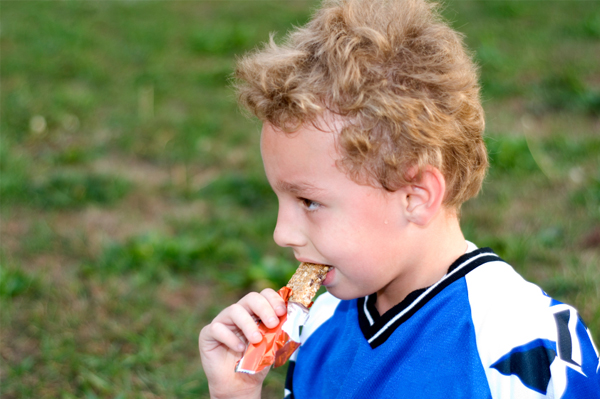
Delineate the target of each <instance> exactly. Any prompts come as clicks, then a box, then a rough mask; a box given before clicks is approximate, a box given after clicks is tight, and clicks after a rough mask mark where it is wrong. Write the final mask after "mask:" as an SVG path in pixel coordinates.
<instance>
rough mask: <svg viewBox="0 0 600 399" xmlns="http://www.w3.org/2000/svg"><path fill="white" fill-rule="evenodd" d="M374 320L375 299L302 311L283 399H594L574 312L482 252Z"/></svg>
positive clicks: (585, 338)
mask: <svg viewBox="0 0 600 399" xmlns="http://www.w3.org/2000/svg"><path fill="white" fill-rule="evenodd" d="M469 246H470V248H471V251H470V252H467V253H465V254H464V255H463V256H461V257H460V258H458V259H457V260H456V261H455V262H454V263H453V264H452V265H451V266H450V268H449V270H448V272H447V274H446V275H445V276H444V277H443V278H442V279H441V280H439V281H438V282H437V283H435V284H434V285H432V286H430V287H427V288H423V289H420V290H417V291H414V292H412V293H411V294H409V295H408V296H407V297H406V298H405V299H404V300H403V301H402V302H401V303H399V304H397V305H396V306H395V307H393V308H392V309H390V310H389V311H387V312H386V313H385V314H383V315H380V314H379V313H378V311H377V309H376V307H375V303H376V301H377V295H376V294H373V295H369V296H366V297H364V298H358V299H354V300H339V299H337V298H335V297H333V296H332V295H330V294H328V293H325V294H323V295H321V296H320V297H319V298H318V299H317V300H316V301H315V304H314V305H313V307H312V308H311V317H310V319H309V321H308V323H307V325H305V326H304V329H303V331H302V336H301V346H300V348H299V350H298V351H297V352H296V353H295V354H294V356H293V357H292V360H291V361H290V364H289V368H288V375H287V379H286V392H285V395H286V399H292V398H293V399H319V398H327V399H334V398H340V399H341V398H344V399H346V398H360V399H365V398H407V399H408V398H427V399H429V398H453V399H454V398H469V399H478V398H494V399H496V398H518V399H529V398H565V399H570V398H582V399H583V398H585V399H593V398H600V363H599V359H598V351H597V349H596V348H595V347H594V344H593V341H592V338H591V335H590V332H589V330H588V329H587V327H586V326H585V324H584V323H583V321H582V320H581V318H580V317H579V316H578V314H577V312H576V310H575V309H574V308H573V307H571V306H568V305H565V304H563V303H560V302H558V301H556V300H554V299H552V298H550V297H549V296H548V295H546V293H544V291H542V290H541V289H540V288H539V287H538V286H536V285H534V284H531V283H529V282H527V281H525V280H524V279H523V278H522V277H521V276H520V275H519V274H518V273H517V272H515V271H514V269H513V268H512V267H511V266H510V265H509V264H507V263H506V262H504V261H503V260H502V259H500V258H499V257H498V256H497V255H496V254H495V253H494V252H493V251H492V250H491V249H489V248H482V249H477V248H476V247H475V246H474V245H473V244H471V243H469Z"/></svg>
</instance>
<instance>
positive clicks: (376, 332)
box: [357, 248, 501, 349]
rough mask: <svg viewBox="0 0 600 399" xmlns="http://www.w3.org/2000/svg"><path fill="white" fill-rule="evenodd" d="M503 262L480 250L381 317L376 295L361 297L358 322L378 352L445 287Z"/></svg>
mask: <svg viewBox="0 0 600 399" xmlns="http://www.w3.org/2000/svg"><path fill="white" fill-rule="evenodd" d="M498 260H501V259H500V257H499V256H498V255H496V254H495V253H494V252H493V251H492V250H491V249H490V248H481V249H477V250H474V251H471V252H468V253H466V254H464V255H462V256H461V257H459V258H458V259H457V260H456V261H454V263H452V265H450V267H449V268H448V273H446V275H444V277H442V278H441V279H440V280H439V281H438V282H437V283H435V284H433V285H432V286H430V287H426V288H421V289H418V290H416V291H413V292H411V293H410V294H408V296H407V297H406V298H404V300H403V301H402V302H400V303H399V304H397V305H396V306H394V307H392V308H391V309H390V310H388V311H387V312H385V313H384V314H383V315H380V314H379V312H378V311H377V309H376V308H375V303H376V302H377V294H376V293H375V294H371V295H368V296H366V297H364V298H358V300H357V306H358V322H359V325H360V329H361V330H362V333H363V335H364V336H365V338H366V339H367V341H368V342H369V345H371V348H373V349H375V348H376V347H378V346H379V345H381V344H383V343H384V342H385V341H386V340H387V339H388V338H389V337H390V335H392V333H393V332H394V331H395V330H396V328H398V327H399V326H400V325H401V324H402V323H404V322H405V321H406V320H408V319H409V318H410V317H411V316H412V315H413V314H415V313H416V312H417V311H418V310H419V309H421V308H422V307H423V306H424V305H425V304H426V303H427V302H429V301H430V300H431V299H432V298H433V297H435V296H436V295H437V294H438V293H440V292H441V291H442V290H443V289H444V288H446V287H447V286H449V285H450V284H452V283H453V282H455V281H456V280H458V279H460V278H462V277H464V276H465V275H466V274H467V273H469V272H471V271H472V270H474V269H475V268H477V267H479V266H481V265H483V264H484V263H487V262H493V261H498Z"/></svg>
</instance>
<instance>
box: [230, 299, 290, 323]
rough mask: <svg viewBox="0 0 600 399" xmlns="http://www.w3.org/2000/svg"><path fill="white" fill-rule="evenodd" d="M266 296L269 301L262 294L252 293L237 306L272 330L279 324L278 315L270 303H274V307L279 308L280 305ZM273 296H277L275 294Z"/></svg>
mask: <svg viewBox="0 0 600 399" xmlns="http://www.w3.org/2000/svg"><path fill="white" fill-rule="evenodd" d="M267 295H269V296H270V297H271V300H269V299H267V298H266V297H265V296H264V295H262V294H259V293H256V292H253V293H250V294H248V295H246V296H245V297H244V298H242V299H241V300H240V302H238V303H239V305H241V306H242V307H244V308H245V309H246V310H247V312H248V313H250V314H252V315H256V317H257V318H258V319H260V321H262V322H263V324H264V325H266V326H267V327H269V328H273V327H276V326H277V324H279V315H278V314H277V313H276V310H275V309H274V306H273V304H272V303H271V301H273V302H274V303H275V306H279V305H280V304H279V303H278V302H276V300H275V299H273V297H272V295H270V294H268V293H267ZM275 295H277V293H275ZM277 296H279V295H277ZM280 299H281V297H280ZM282 303H283V300H282ZM283 304H284V303H283ZM284 307H285V304H284Z"/></svg>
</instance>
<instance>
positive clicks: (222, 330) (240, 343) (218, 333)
mask: <svg viewBox="0 0 600 399" xmlns="http://www.w3.org/2000/svg"><path fill="white" fill-rule="evenodd" d="M210 328H211V331H210V334H211V335H212V336H213V337H214V338H216V341H219V342H220V343H222V344H223V345H225V346H227V347H228V348H229V349H231V350H233V351H236V352H243V351H244V350H245V349H246V344H245V343H244V340H243V339H242V338H241V337H240V336H239V335H237V334H236V333H235V332H234V331H232V330H231V329H229V328H228V327H227V326H225V325H224V324H222V323H213V324H212V325H211V327H210Z"/></svg>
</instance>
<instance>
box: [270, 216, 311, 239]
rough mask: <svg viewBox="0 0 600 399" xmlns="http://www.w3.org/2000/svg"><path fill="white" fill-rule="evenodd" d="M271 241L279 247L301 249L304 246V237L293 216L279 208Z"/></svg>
mask: <svg viewBox="0 0 600 399" xmlns="http://www.w3.org/2000/svg"><path fill="white" fill-rule="evenodd" d="M273 239H274V240H275V243H276V244H277V245H279V246H280V247H301V246H303V245H305V244H306V237H305V236H304V234H302V232H301V230H300V228H299V225H298V223H297V222H295V221H294V217H293V214H291V212H289V211H285V210H282V209H281V207H280V208H279V212H278V214H277V224H276V225H275V231H274V232H273Z"/></svg>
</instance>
